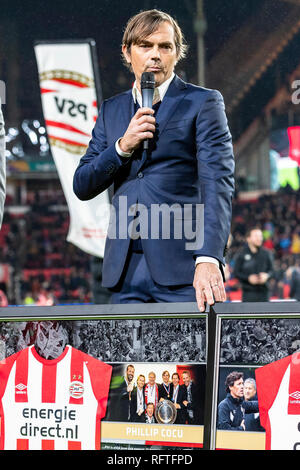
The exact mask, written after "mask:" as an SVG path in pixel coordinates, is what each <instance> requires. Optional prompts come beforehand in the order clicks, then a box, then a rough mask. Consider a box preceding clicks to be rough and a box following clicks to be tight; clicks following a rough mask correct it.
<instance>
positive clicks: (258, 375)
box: [205, 302, 300, 450]
mask: <svg viewBox="0 0 300 470" xmlns="http://www.w3.org/2000/svg"><path fill="white" fill-rule="evenodd" d="M208 322H209V323H210V324H211V326H210V329H211V332H212V335H211V337H210V341H209V346H208V348H209V351H208V357H209V358H208V364H207V370H208V375H207V380H208V381H210V382H211V384H212V390H213V393H212V394H211V396H210V398H208V400H209V401H210V403H207V406H208V409H207V416H208V419H207V421H206V423H205V424H206V433H207V440H206V445H207V448H210V449H237V450H293V449H297V448H298V447H300V427H299V416H300V381H299V378H298V377H299V370H300V369H299V364H300V341H299V338H300V336H299V332H300V314H299V303H298V302H269V303H255V304H253V305H251V304H250V303H245V304H242V303H236V304H231V305H230V306H229V305H228V304H223V305H217V306H215V307H214V308H213V309H212V311H211V312H210V314H209V320H208Z"/></svg>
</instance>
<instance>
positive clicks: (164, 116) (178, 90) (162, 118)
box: [139, 75, 187, 170]
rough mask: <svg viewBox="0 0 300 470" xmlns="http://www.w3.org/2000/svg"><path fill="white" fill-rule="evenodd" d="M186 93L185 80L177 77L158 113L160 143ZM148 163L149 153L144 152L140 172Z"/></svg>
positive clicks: (171, 84)
mask: <svg viewBox="0 0 300 470" xmlns="http://www.w3.org/2000/svg"><path fill="white" fill-rule="evenodd" d="M186 93H187V85H186V83H185V82H184V81H183V80H181V79H180V78H179V77H178V76H177V75H175V77H174V79H173V80H172V82H171V83H170V85H169V88H168V90H167V93H166V94H165V96H164V98H163V100H162V102H161V105H160V107H159V109H158V111H157V113H156V124H157V127H158V141H159V136H160V135H161V134H162V132H163V130H164V128H165V126H166V125H167V123H168V121H169V119H170V118H171V117H172V116H173V115H174V113H175V110H176V108H177V106H178V105H179V103H180V102H181V100H182V99H183V98H184V97H185V95H186ZM146 161H147V151H146V150H144V151H143V156H142V160H141V163H140V165H139V170H140V169H141V168H142V167H143V166H144V164H145V163H146Z"/></svg>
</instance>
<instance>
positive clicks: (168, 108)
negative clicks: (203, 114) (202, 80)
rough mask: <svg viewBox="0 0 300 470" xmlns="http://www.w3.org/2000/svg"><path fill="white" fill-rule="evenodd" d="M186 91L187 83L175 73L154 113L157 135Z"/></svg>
mask: <svg viewBox="0 0 300 470" xmlns="http://www.w3.org/2000/svg"><path fill="white" fill-rule="evenodd" d="M186 93H187V85H186V83H185V82H184V81H182V80H181V79H180V78H179V77H178V76H177V75H175V77H174V80H172V82H171V83H170V85H169V88H168V91H167V93H166V94H165V97H164V99H163V100H162V102H161V105H160V107H159V110H158V112H157V115H156V122H157V125H158V130H159V135H160V134H161V133H162V132H163V130H164V128H165V126H166V125H167V123H168V121H169V119H170V118H171V117H172V116H173V115H174V113H175V110H176V108H177V106H178V105H179V103H180V102H181V100H182V99H183V98H184V96H185V95H186Z"/></svg>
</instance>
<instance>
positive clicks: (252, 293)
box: [234, 228, 273, 302]
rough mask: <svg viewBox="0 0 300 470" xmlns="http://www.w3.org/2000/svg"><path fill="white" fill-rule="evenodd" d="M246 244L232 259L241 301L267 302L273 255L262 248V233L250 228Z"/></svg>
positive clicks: (259, 230) (257, 229)
mask: <svg viewBox="0 0 300 470" xmlns="http://www.w3.org/2000/svg"><path fill="white" fill-rule="evenodd" d="M246 242H247V243H246V245H245V246H244V247H243V248H242V249H241V250H240V251H239V252H238V253H237V255H236V258H235V260H234V276H235V277H236V278H237V279H238V280H239V281H240V283H241V286H242V292H243V295H242V301H243V302H267V301H268V300H269V295H270V293H269V286H268V281H269V280H270V278H271V276H272V275H273V256H272V253H271V252H270V251H269V250H266V249H265V248H263V246H262V244H263V233H262V231H261V229H259V228H251V229H250V230H249V231H248V232H247V234H246Z"/></svg>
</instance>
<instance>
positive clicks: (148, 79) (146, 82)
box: [141, 72, 155, 89]
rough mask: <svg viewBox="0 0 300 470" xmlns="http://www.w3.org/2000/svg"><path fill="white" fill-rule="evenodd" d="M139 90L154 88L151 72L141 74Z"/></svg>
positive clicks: (153, 78)
mask: <svg viewBox="0 0 300 470" xmlns="http://www.w3.org/2000/svg"><path fill="white" fill-rule="evenodd" d="M141 88H142V89H143V88H153V89H154V88H155V77H154V73H153V72H143V73H142V76H141Z"/></svg>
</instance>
